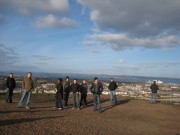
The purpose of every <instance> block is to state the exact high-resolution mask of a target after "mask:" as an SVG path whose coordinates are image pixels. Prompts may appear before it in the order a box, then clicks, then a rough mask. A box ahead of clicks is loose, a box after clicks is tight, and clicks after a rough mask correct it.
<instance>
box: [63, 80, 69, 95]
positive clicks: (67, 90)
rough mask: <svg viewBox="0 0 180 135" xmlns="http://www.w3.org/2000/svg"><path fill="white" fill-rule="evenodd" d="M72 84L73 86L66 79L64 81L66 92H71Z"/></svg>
mask: <svg viewBox="0 0 180 135" xmlns="http://www.w3.org/2000/svg"><path fill="white" fill-rule="evenodd" d="M70 86H71V84H70V82H69V81H65V82H64V87H63V88H64V92H65V93H66V92H67V93H69V91H70Z"/></svg>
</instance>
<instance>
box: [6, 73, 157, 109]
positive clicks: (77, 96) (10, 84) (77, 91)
mask: <svg viewBox="0 0 180 135" xmlns="http://www.w3.org/2000/svg"><path fill="white" fill-rule="evenodd" d="M6 85H7V88H8V90H7V93H6V102H7V103H12V95H13V89H14V88H15V87H16V81H15V79H14V77H13V73H10V74H9V76H8V78H7V80H6ZM117 87H118V85H117V83H116V82H115V81H114V80H113V78H111V79H110V82H109V86H108V89H109V90H110V96H111V105H112V106H113V105H115V104H116V103H117V98H116V92H115V90H116V89H117ZM22 88H23V93H22V96H21V99H20V101H19V103H18V108H21V107H22V105H23V102H24V100H25V98H27V101H26V109H30V99H31V93H32V91H33V90H34V83H33V80H32V73H31V72H28V73H27V76H26V77H25V78H24V80H23V83H22ZM88 89H89V90H90V91H91V93H92V94H93V103H94V108H93V111H99V112H101V111H102V108H101V99H100V95H101V94H102V92H103V85H102V83H101V82H100V81H99V80H98V78H97V77H95V78H94V82H93V83H92V85H91V86H90V88H88V85H87V82H86V80H83V81H82V83H81V84H79V83H78V82H77V79H74V80H73V82H72V84H71V83H70V80H69V77H68V76H67V77H66V78H65V81H64V82H63V79H62V78H58V83H57V85H56V94H55V99H56V102H55V108H58V109H59V110H63V109H64V108H67V107H68V99H69V94H70V93H72V99H73V108H72V109H78V110H80V109H81V108H84V107H87V93H88ZM150 89H151V92H152V93H151V103H156V96H157V90H158V89H159V87H158V85H157V84H156V82H155V81H154V83H153V84H152V85H151V86H150Z"/></svg>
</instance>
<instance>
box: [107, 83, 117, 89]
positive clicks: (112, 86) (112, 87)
mask: <svg viewBox="0 0 180 135" xmlns="http://www.w3.org/2000/svg"><path fill="white" fill-rule="evenodd" d="M117 87H118V85H117V83H116V82H114V81H113V82H110V83H109V87H108V88H109V90H110V91H113V90H116V89H117Z"/></svg>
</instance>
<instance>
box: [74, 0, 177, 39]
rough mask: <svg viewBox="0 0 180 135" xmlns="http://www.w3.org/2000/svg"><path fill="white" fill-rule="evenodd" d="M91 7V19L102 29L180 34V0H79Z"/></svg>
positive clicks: (148, 34)
mask: <svg viewBox="0 0 180 135" xmlns="http://www.w3.org/2000/svg"><path fill="white" fill-rule="evenodd" d="M77 1H78V2H79V3H80V4H82V5H83V7H84V6H87V7H89V8H90V10H91V11H90V17H91V20H92V21H93V22H94V24H96V26H97V27H98V28H100V29H101V30H109V29H113V30H114V31H117V32H123V31H125V32H127V33H128V34H130V35H134V36H141V37H144V36H154V35H160V34H163V33H164V32H166V33H168V34H170V33H171V32H172V31H174V32H176V33H179V34H180V23H179V22H180V16H179V14H178V13H179V12H180V1H179V0H171V1H169V0H163V1H157V0H103V1H102V0H77Z"/></svg>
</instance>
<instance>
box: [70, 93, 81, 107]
mask: <svg viewBox="0 0 180 135" xmlns="http://www.w3.org/2000/svg"><path fill="white" fill-rule="evenodd" d="M72 98H73V107H74V108H79V107H80V105H79V95H78V93H73V94H72Z"/></svg>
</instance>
